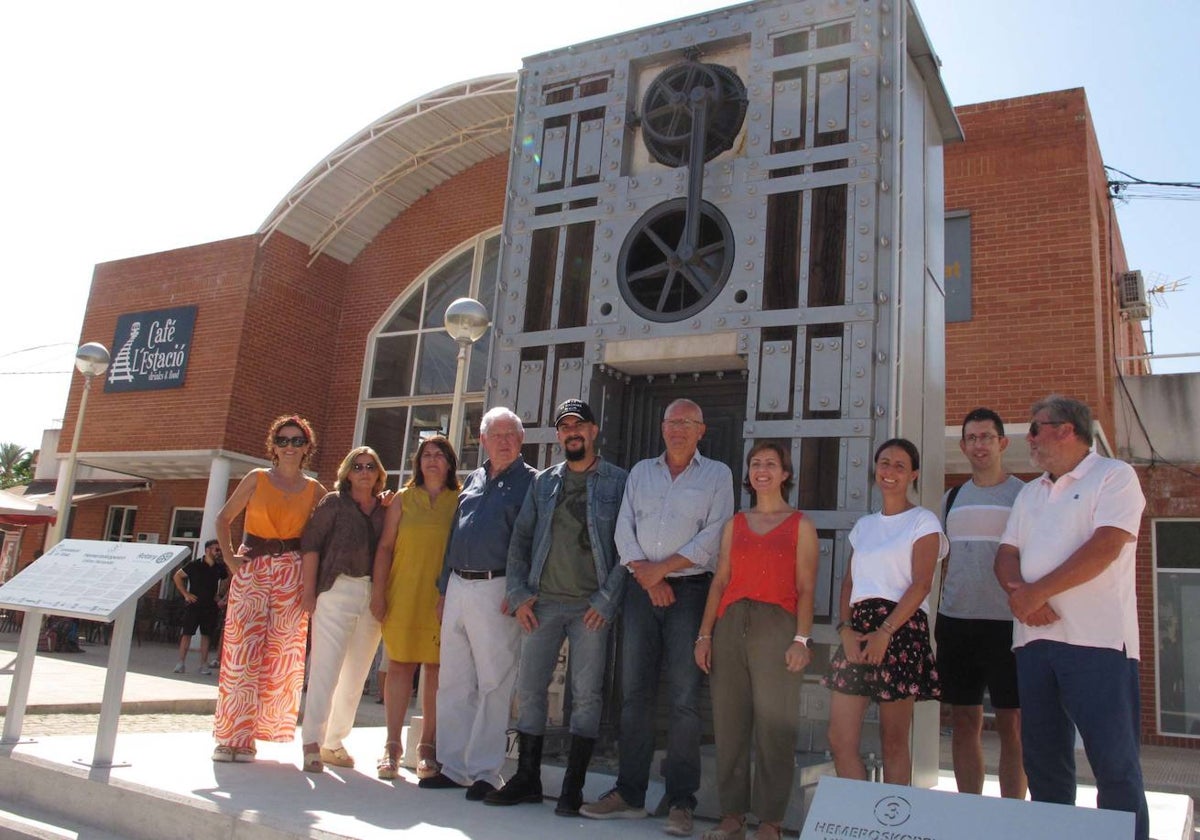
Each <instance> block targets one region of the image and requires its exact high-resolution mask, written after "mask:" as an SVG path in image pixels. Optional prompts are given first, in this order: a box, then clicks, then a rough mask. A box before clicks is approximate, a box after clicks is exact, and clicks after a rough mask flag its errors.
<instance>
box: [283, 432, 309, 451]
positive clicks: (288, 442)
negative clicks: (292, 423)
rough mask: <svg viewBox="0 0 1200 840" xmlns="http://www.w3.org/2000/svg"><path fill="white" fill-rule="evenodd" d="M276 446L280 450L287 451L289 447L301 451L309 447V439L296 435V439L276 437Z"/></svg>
mask: <svg viewBox="0 0 1200 840" xmlns="http://www.w3.org/2000/svg"><path fill="white" fill-rule="evenodd" d="M275 445H276V446H278V447H279V448H280V449H287V448H288V447H289V446H290V447H292V448H293V449H300V448H301V447H304V446H308V438H306V437H305V436H304V435H296V436H295V437H284V436H283V435H275Z"/></svg>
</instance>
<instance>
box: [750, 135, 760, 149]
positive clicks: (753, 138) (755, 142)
mask: <svg viewBox="0 0 1200 840" xmlns="http://www.w3.org/2000/svg"><path fill="white" fill-rule="evenodd" d="M750 145H751V146H757V145H758V135H757V134H751V135H750Z"/></svg>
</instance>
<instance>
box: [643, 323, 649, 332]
mask: <svg viewBox="0 0 1200 840" xmlns="http://www.w3.org/2000/svg"><path fill="white" fill-rule="evenodd" d="M642 332H644V333H648V332H650V325H649V324H642Z"/></svg>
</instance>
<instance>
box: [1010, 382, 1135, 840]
mask: <svg viewBox="0 0 1200 840" xmlns="http://www.w3.org/2000/svg"><path fill="white" fill-rule="evenodd" d="M1032 414H1033V422H1031V423H1030V425H1029V438H1028V440H1029V448H1030V452H1031V454H1032V457H1033V462H1034V464H1035V465H1036V466H1038V467H1041V468H1042V469H1044V470H1045V473H1043V474H1042V475H1041V476H1040V477H1039V478H1036V479H1034V480H1033V481H1031V482H1030V483H1029V484H1028V485H1027V486H1026V487H1025V489H1024V490H1022V491H1021V493H1020V495H1019V496H1017V500H1016V502H1015V503H1014V504H1013V509H1012V514H1011V515H1010V516H1009V519H1008V525H1007V527H1006V528H1005V529H1004V534H1003V536H1002V537H1001V538H1000V549H999V551H997V553H996V577H997V579H998V580H999V581H1000V585H1001V586H1003V587H1004V588H1005V589H1006V590H1007V591H1008V593H1009V606H1010V607H1011V609H1012V613H1013V616H1014V617H1015V618H1016V619H1017V623H1016V624H1015V625H1014V628H1013V647H1014V649H1015V651H1016V656H1017V682H1018V685H1019V691H1020V698H1021V744H1022V748H1023V751H1024V756H1025V773H1026V775H1027V776H1028V778H1029V793H1030V796H1031V798H1032V799H1033V800H1034V801H1035V802H1057V803H1061V804H1067V805H1070V804H1074V802H1075V731H1074V730H1075V728H1078V730H1079V734H1080V736H1081V737H1082V738H1083V746H1084V749H1085V750H1086V751H1087V756H1088V762H1089V763H1090V764H1091V766H1092V770H1093V771H1094V773H1095V775H1096V790H1097V796H1096V804H1097V805H1098V806H1099V807H1101V808H1107V809H1110V810H1114V811H1129V812H1131V813H1133V814H1134V815H1135V820H1136V829H1137V830H1136V832H1135V835H1134V836H1135V838H1137V840H1146V838H1148V837H1149V833H1150V818H1149V812H1148V810H1147V807H1146V793H1145V787H1144V785H1143V782H1142V770H1141V763H1140V757H1139V753H1140V746H1139V745H1140V726H1139V716H1140V707H1139V697H1138V658H1139V650H1138V626H1137V598H1136V595H1135V591H1134V571H1135V553H1136V549H1137V533H1138V529H1139V527H1140V525H1141V518H1142V510H1143V508H1145V506H1146V499H1145V497H1144V496H1143V495H1142V489H1141V486H1140V485H1139V484H1138V478H1137V474H1136V473H1135V472H1134V470H1133V468H1132V467H1131V466H1129V464H1127V463H1125V462H1124V461H1117V460H1114V459H1112V458H1103V457H1101V456H1099V455H1097V454H1095V453H1094V452H1091V451H1090V450H1091V445H1092V413H1091V411H1090V410H1089V409H1088V407H1087V406H1086V405H1084V404H1083V403H1081V402H1078V401H1076V400H1072V399H1067V398H1066V397H1060V396H1050V397H1047V398H1046V399H1044V400H1042V401H1040V402H1038V403H1036V404H1035V405H1034V406H1033V410H1032Z"/></svg>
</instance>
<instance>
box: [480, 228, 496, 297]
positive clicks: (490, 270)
mask: <svg viewBox="0 0 1200 840" xmlns="http://www.w3.org/2000/svg"><path fill="white" fill-rule="evenodd" d="M499 271H500V237H499V236H493V237H492V238H491V239H489V240H487V241H486V242H484V243H483V267H482V268H481V269H480V270H479V297H478V300H479V302H480V303H482V304H483V305H484V306H485V307H486V308H487V311H488V315H489V316H491V314H492V313H493V312H495V311H496V277H497V276H498V273H499Z"/></svg>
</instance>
